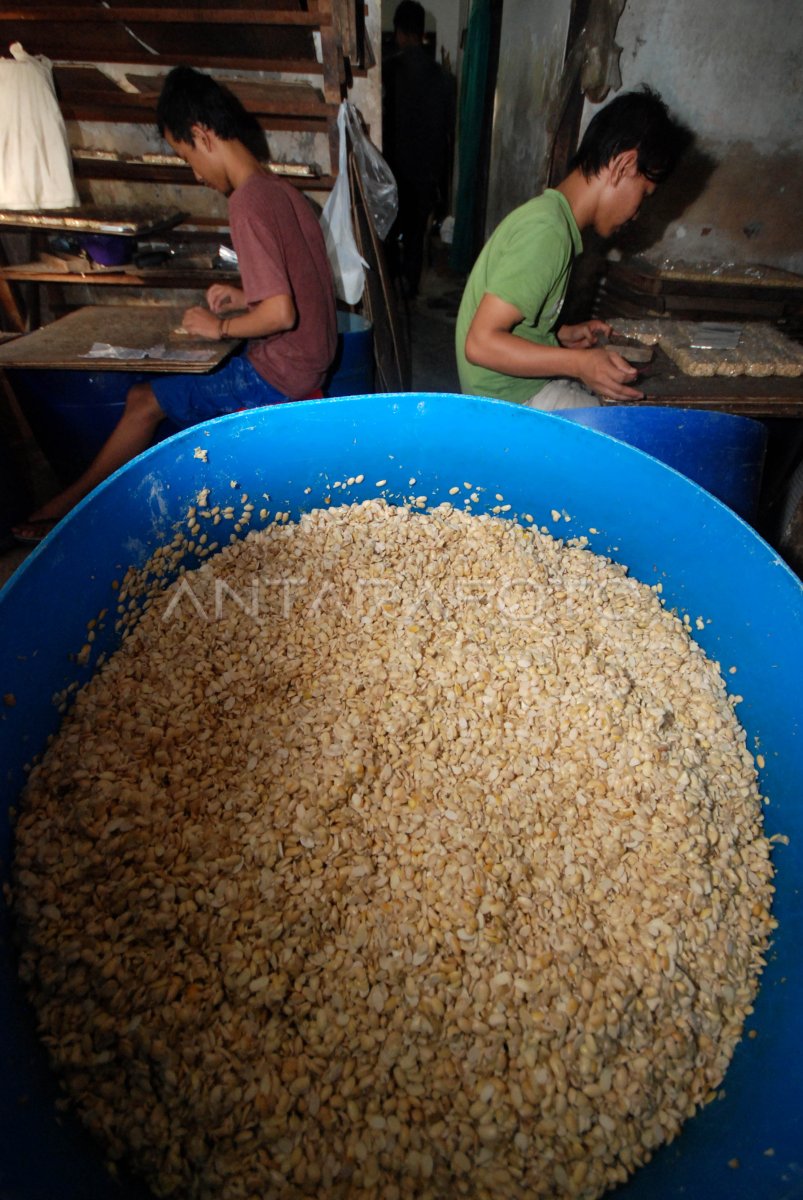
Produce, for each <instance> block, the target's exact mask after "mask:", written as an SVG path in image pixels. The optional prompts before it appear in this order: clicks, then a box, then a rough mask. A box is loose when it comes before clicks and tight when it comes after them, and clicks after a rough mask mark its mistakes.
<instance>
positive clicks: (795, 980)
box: [0, 395, 803, 1200]
mask: <svg viewBox="0 0 803 1200" xmlns="http://www.w3.org/2000/svg"><path fill="white" fill-rule="evenodd" d="M199 445H200V446H203V448H204V449H205V450H207V452H208V453H207V456H206V457H207V461H206V462H203V461H202V460H201V459H199V458H197V457H196V456H195V453H194V451H195V449H196V447H198V446H199ZM358 475H360V476H363V477H364V482H363V483H362V484H360V485H354V487H353V488H352V489H351V490H350V491H349V492H348V493H347V496H344V499H346V498H348V499H362V498H366V497H368V496H371V495H376V494H377V493H378V492H379V494H382V495H384V496H386V497H387V498H388V499H389V500H391V501H398V500H399V499H401V498H404V497H406V496H407V495H408V494H409V491H410V484H409V480H410V479H411V478H413V477H415V479H416V486H415V491H416V493H417V494H422V493H423V494H426V495H427V496H428V497H429V501H430V503H438V502H441V501H444V500H448V499H449V488H450V487H451V486H454V485H455V484H457V485H458V486H461V487H462V483H463V481H468V482H470V483H471V485H472V488H473V489H475V490H476V489H478V488H484V489H486V490H485V491H482V492H480V493H478V494H479V495H480V496H481V497H483V498H486V497H487V498H489V499H488V500H487V503H488V505H493V504H494V503H495V501H494V499H493V497H494V496H495V494H496V493H497V492H503V493H504V496H505V500H506V502H509V503H510V504H511V506H512V508H511V511H510V513H509V516H510V518H511V519H515V518H516V515H517V514H522V513H525V512H526V513H530V514H532V515H533V516H534V518H535V520H536V522H537V524H538V525H542V524H543V525H547V526H549V527H550V528H552V529H559V531H560V533H561V534H562V535H563V536H567V537H569V536H574V535H580V534H584V535H586V536H587V537H588V538H589V540H590V542H591V545H592V548H593V549H595V550H597V551H600V552H602V553H605V554H610V555H611V556H612V557H613V558H614V559H616V560H618V561H621V562H623V563H626V564H627V565H628V566H629V568H630V570H631V572H632V574H634V575H635V576H636V577H638V578H639V579H641V580H643V581H644V582H646V583H648V584H652V583H655V582H657V581H660V582H661V584H662V585H663V596H664V598H665V600H666V603H667V605H669V606H670V607H674V608H677V610H678V611H682V612H687V613H689V615H690V617H691V620H692V632H693V636H694V637H695V638H697V639H698V640H699V641H700V643H701V644H702V645H703V647H704V648H705V650H706V651H707V653H708V654H709V655H710V656H712V657H713V658H715V659H717V660H718V661H719V662H720V663H721V664H722V667H723V672H724V678H725V679H726V681H727V682H728V686H729V687H730V688H732V690H733V691H738V693H739V694H740V695H742V696H743V697H744V700H743V702H741V703H740V704H739V706H738V712H739V715H740V718H741V720H742V722H743V724H744V726H745V728H746V730H747V734H748V739H749V745H750V747H751V749H755V748H760V751H761V754H762V755H763V758H764V761H765V766H764V767H763V768H762V769H761V786H762V789H763V792H764V794H765V795H766V796H767V797H769V799H770V801H771V803H770V804H769V805H768V806H767V808H766V812H765V817H766V830H767V833H768V834H769V835H772V834H775V833H781V834H786V835H788V836H789V838H790V842H789V845H788V846H786V845H778V846H777V847H776V848H775V851H774V860H775V864H776V867H777V876H776V885H777V894H776V904H775V914H776V916H777V918H778V920H779V922H780V927H779V929H778V933H777V938H776V941H775V944H774V947H773V949H772V952H771V954H770V955H769V961H768V965H767V968H766V970H765V972H764V975H763V978H762V984H761V989H760V992H759V995H758V999H757V1002H756V1009H755V1014H754V1016H753V1017H751V1018H750V1020H749V1027H750V1028H751V1029H753V1030H755V1032H756V1034H757V1036H756V1037H755V1039H754V1040H752V1039H750V1038H747V1037H746V1038H744V1039H743V1041H742V1042H741V1044H740V1045H739V1046H738V1047H737V1050H736V1053H735V1056H734V1059H733V1061H732V1063H731V1066H730V1069H729V1071H728V1073H727V1076H726V1079H725V1082H724V1088H723V1090H724V1093H725V1094H724V1097H723V1098H722V1099H721V1100H717V1101H716V1102H715V1103H713V1104H711V1105H709V1106H708V1107H707V1108H705V1109H704V1110H703V1111H702V1112H700V1113H699V1114H698V1115H697V1116H695V1117H694V1118H693V1119H692V1120H691V1121H690V1122H688V1123H687V1125H686V1126H685V1128H684V1130H683V1132H682V1134H681V1135H680V1136H679V1137H678V1138H677V1140H676V1141H675V1142H674V1143H673V1144H672V1145H670V1146H667V1147H664V1148H663V1149H661V1150H660V1151H659V1152H658V1153H657V1154H656V1156H655V1158H654V1159H653V1161H652V1162H651V1163H650V1164H649V1165H648V1166H646V1167H645V1168H643V1169H641V1170H640V1171H639V1172H638V1173H637V1174H636V1175H635V1176H634V1177H633V1178H632V1179H631V1180H630V1181H629V1182H628V1183H627V1185H626V1186H624V1187H623V1188H622V1189H621V1190H620V1191H618V1192H617V1195H621V1197H622V1200H625V1197H626V1198H627V1200H676V1198H680V1197H684V1198H686V1200H697V1198H699V1197H705V1198H706V1200H793V1198H794V1197H803V1071H801V1069H800V1038H801V1018H800V1013H801V1011H803V953H801V946H803V905H802V904H801V900H800V885H801V878H803V806H801V784H802V783H803V710H802V709H801V703H800V683H801V679H803V643H802V642H801V630H802V629H803V589H802V588H801V584H800V581H799V580H798V579H796V578H795V576H793V575H792V573H791V572H790V571H789V570H788V569H787V568H786V567H785V566H784V564H783V562H782V561H781V560H780V559H779V558H778V556H777V555H776V554H775V553H774V552H773V551H772V550H771V549H770V548H769V547H768V546H767V545H766V544H765V543H764V542H763V541H762V540H761V539H760V538H759V537H758V536H757V535H756V534H755V532H754V531H753V530H752V529H751V528H750V527H749V526H748V525H746V524H745V523H744V522H743V521H741V520H740V519H739V518H738V517H736V516H735V515H734V514H733V513H732V512H731V511H730V510H729V509H728V508H726V507H725V506H724V505H722V504H721V503H720V502H719V501H717V500H715V499H714V498H713V497H711V496H710V495H708V494H707V493H706V492H704V491H703V490H702V489H700V488H699V487H697V486H696V485H695V484H693V483H692V482H690V481H689V480H688V479H686V478H684V477H683V476H682V475H680V474H678V473H677V472H675V471H673V470H671V469H670V468H669V467H666V466H665V465H663V464H661V463H660V462H657V461H656V460H655V459H653V458H651V457H648V456H647V455H645V454H642V453H641V452H640V451H638V450H635V449H633V448H632V447H630V446H628V445H625V444H623V443H621V442H618V441H614V440H612V439H610V438H606V437H602V436H600V435H599V434H598V433H596V432H594V431H593V430H590V429H585V428H583V427H582V426H580V425H578V424H576V423H573V422H571V421H566V420H563V419H561V418H560V417H556V416H553V415H550V414H545V413H540V412H536V411H532V410H528V409H524V408H519V407H517V406H514V405H510V404H504V403H500V402H497V401H491V400H481V399H476V398H470V397H459V396H443V395H431V396H430V395H397V396H394V395H391V396H374V395H371V396H362V397H356V398H350V399H340V400H323V401H316V402H308V403H303V404H296V405H290V406H286V407H281V408H273V409H267V410H264V409H263V410H259V411H257V412H253V413H240V414H237V415H235V416H232V417H223V418H220V419H218V420H216V421H212V422H209V423H208V424H206V425H204V426H200V427H197V428H196V429H193V430H190V431H187V432H185V433H181V434H178V435H177V436H176V437H174V438H171V439H170V440H168V441H166V442H163V443H161V444H160V445H159V446H156V447H154V448H153V449H151V450H149V451H148V452H147V453H145V454H144V455H142V456H141V457H140V458H139V459H137V460H136V461H134V462H133V463H131V464H129V465H128V466H127V467H126V468H124V469H123V470H122V471H120V472H118V473H117V474H116V475H114V476H113V477H112V478H111V479H109V480H108V481H107V482H106V483H105V484H103V485H102V486H101V487H100V488H98V489H97V491H96V492H95V493H93V495H91V496H90V497H88V498H87V499H86V500H85V501H84V502H83V503H82V504H81V505H79V507H78V508H76V509H75V510H74V512H73V513H72V514H71V515H70V516H69V517H68V518H67V519H66V520H65V521H64V522H63V523H62V524H61V526H60V527H59V528H58V529H57V530H56V531H55V532H54V533H53V534H52V535H51V536H50V537H49V538H48V539H46V541H45V542H44V543H43V544H42V545H41V546H40V547H39V548H38V549H37V550H36V551H35V552H34V553H33V554H32V555H31V557H30V558H29V559H28V561H27V562H26V563H25V565H24V566H23V568H22V569H21V570H20V571H19V573H18V574H17V575H16V576H15V577H14V578H13V579H12V581H11V582H10V583H9V584H8V585H7V587H6V588H5V589H4V590H3V591H2V592H0V629H2V641H3V644H2V649H0V696H2V695H13V697H14V701H15V702H14V704H13V705H8V704H7V705H6V706H5V707H2V709H0V712H2V719H0V763H2V769H1V772H0V778H1V779H2V798H3V802H4V810H3V811H4V813H5V812H6V810H7V809H8V807H9V806H10V805H13V804H15V803H16V802H17V798H18V795H19V791H20V788H21V786H22V784H23V782H24V779H25V764H26V763H27V762H29V761H30V759H31V758H32V757H33V756H34V755H35V754H37V753H38V752H39V751H41V750H42V748H43V746H44V744H45V741H46V738H47V736H48V734H49V733H51V732H52V731H53V730H54V729H55V728H56V727H57V724H58V715H57V712H56V709H55V707H54V704H53V701H52V697H53V696H54V694H56V693H58V692H60V691H61V690H62V689H64V688H65V687H67V686H68V685H70V684H71V683H73V682H74V681H78V682H82V681H84V680H85V679H87V678H88V677H89V676H90V675H91V672H92V663H91V662H90V663H89V664H88V665H87V666H86V667H83V668H81V667H78V666H76V665H75V662H74V660H73V659H71V655H74V653H75V652H76V651H77V650H78V649H80V647H81V646H82V645H83V644H84V641H85V637H86V626H87V621H88V620H89V619H90V618H92V617H94V616H96V615H97V614H98V612H99V611H100V610H101V609H103V608H108V609H109V610H110V611H112V612H114V607H115V592H114V590H113V588H112V581H113V580H115V579H118V580H119V579H121V578H122V574H123V572H124V571H125V570H126V568H127V567H128V566H129V565H132V564H134V565H141V564H142V563H143V562H144V561H145V560H146V558H147V557H148V556H149V555H150V553H151V552H152V551H153V550H154V549H155V548H156V547H157V546H159V545H160V544H162V543H163V542H164V541H165V540H167V539H169V538H170V537H171V534H172V528H173V525H174V523H176V522H177V521H179V520H180V519H181V518H182V517H183V516H184V514H185V513H186V509H187V507H188V506H189V505H190V504H192V503H194V501H195V498H196V495H197V493H198V491H199V489H201V488H202V487H209V488H211V495H212V499H211V501H210V502H212V503H213V502H214V500H215V499H216V498H217V497H218V496H224V497H230V496H231V481H232V480H236V481H237V483H238V486H239V487H241V488H242V489H243V490H245V491H247V492H248V493H249V494H251V495H259V494H261V493H262V492H269V493H270V495H271V498H272V503H271V508H272V509H273V510H274V511H275V510H276V508H281V509H282V510H289V511H290V512H291V513H292V514H293V515H297V514H299V513H300V512H302V511H303V510H305V509H309V508H311V507H314V506H318V505H320V504H321V503H322V501H323V500H324V497H325V496H326V495H329V494H330V492H329V487H330V483H331V481H332V480H334V479H338V480H343V479H346V478H348V477H351V476H353V477H355V478H356V477H357V476H358ZM377 480H385V481H386V483H385V485H384V486H383V487H382V488H381V489H378V488H377V487H376V485H375V482H374V481H377ZM612 481H615V486H611V482H612ZM483 503H484V501H483ZM478 507H479V508H482V507H483V504H482V503H481V504H480V505H479V506H478ZM553 509H555V510H558V512H561V511H563V510H565V512H566V513H567V514H568V515H569V518H570V519H569V520H568V521H564V520H561V521H560V522H559V524H558V525H556V524H555V523H554V521H553V519H552V517H551V512H552V510H553ZM255 524H258V523H257V522H255ZM592 530H593V532H592ZM698 615H701V616H703V617H704V618H705V620H704V624H703V628H702V629H700V630H697V628H696V627H695V618H696V617H697V616H698ZM114 638H115V635H114V634H113V631H112V626H111V624H109V625H108V626H107V627H106V628H105V630H103V631H102V632H101V633H100V635H99V637H98V639H97V641H96V642H95V643H94V650H93V653H94V654H95V655H97V654H99V653H100V652H101V651H104V650H105V651H108V650H110V649H112V648H113V645H114ZM93 661H94V660H93ZM731 666H735V667H736V668H737V673H736V674H735V675H731V674H730V673H729V672H728V669H729V668H730V667H731ZM0 835H2V841H1V842H0V860H1V861H2V870H3V871H4V872H5V871H7V870H8V863H9V859H10V854H11V831H10V828H9V823H8V819H7V817H6V816H5V815H4V816H3V818H2V821H1V822H0ZM3 919H4V921H5V924H4V925H3V926H2V942H3V945H2V966H0V1146H2V1156H1V1157H0V1196H3V1197H9V1198H11V1197H13V1198H14V1200H55V1198H58V1200H108V1197H109V1196H110V1195H114V1196H118V1197H120V1200H131V1198H133V1197H141V1196H143V1195H144V1193H143V1191H142V1189H141V1188H140V1187H139V1186H138V1185H136V1184H134V1183H130V1182H128V1181H125V1180H123V1181H121V1183H120V1185H119V1187H118V1185H116V1184H115V1185H113V1186H112V1185H110V1183H109V1180H108V1178H107V1177H106V1175H105V1172H104V1168H103V1166H102V1160H101V1154H100V1152H99V1150H98V1149H97V1148H96V1147H94V1146H92V1145H90V1143H89V1142H88V1140H87V1138H86V1136H85V1135H83V1134H82V1133H81V1132H80V1131H79V1130H78V1128H77V1127H76V1126H75V1125H74V1124H73V1123H72V1121H71V1120H70V1119H66V1118H65V1119H64V1122H63V1124H62V1123H58V1122H57V1121H56V1119H55V1116H54V1109H53V1095H54V1087H53V1082H52V1079H51V1076H50V1073H49V1071H48V1069H47V1066H46V1062H45V1057H44V1052H43V1051H42V1049H41V1048H40V1047H39V1046H38V1044H37V1042H36V1039H35V1037H34V1032H33V1027H32V1020H31V1014H30V1012H29V1011H28V1008H27V1005H26V1004H25V1002H24V1000H23V998H22V996H21V994H20V989H19V987H18V985H17V982H16V979H15V975H14V967H13V952H12V949H11V945H10V942H9V931H8V915H7V913H5V912H4V913H3ZM770 1150H771V1151H772V1152H773V1153H772V1154H768V1153H767V1151H770ZM733 1159H738V1160H739V1167H738V1169H734V1168H731V1167H729V1165H728V1163H729V1161H731V1160H733Z"/></svg>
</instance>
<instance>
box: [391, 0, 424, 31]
mask: <svg viewBox="0 0 803 1200" xmlns="http://www.w3.org/2000/svg"><path fill="white" fill-rule="evenodd" d="M425 25H426V14H425V13H424V6H423V4H419V3H418V0H401V4H398V5H397V6H396V11H395V13H394V14H393V28H394V29H398V30H401V32H402V33H407V34H410V35H411V36H412V37H418V38H423V36H424V27H425Z"/></svg>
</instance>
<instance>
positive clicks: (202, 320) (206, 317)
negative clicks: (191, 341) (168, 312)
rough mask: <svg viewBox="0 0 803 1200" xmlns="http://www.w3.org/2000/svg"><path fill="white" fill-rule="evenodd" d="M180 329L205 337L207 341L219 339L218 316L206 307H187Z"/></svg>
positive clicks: (217, 340) (195, 335)
mask: <svg viewBox="0 0 803 1200" xmlns="http://www.w3.org/2000/svg"><path fill="white" fill-rule="evenodd" d="M181 327H182V329H186V331H187V333H191V334H192V335H193V336H194V337H202V338H206V339H207V340H208V341H215V342H219V341H220V318H219V317H216V316H215V314H214V313H211V312H210V311H209V309H208V308H201V306H200V305H196V306H195V307H194V308H188V309H187V311H186V312H185V314H184V316H183V318H182V321H181Z"/></svg>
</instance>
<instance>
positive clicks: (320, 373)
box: [12, 67, 337, 542]
mask: <svg viewBox="0 0 803 1200" xmlns="http://www.w3.org/2000/svg"><path fill="white" fill-rule="evenodd" d="M157 121H158V125H159V132H160V133H161V134H162V136H163V137H165V139H166V140H167V142H168V143H169V145H170V146H171V147H172V148H173V150H175V152H176V154H178V155H179V157H180V158H183V159H184V161H185V162H186V163H188V164H189V165H190V167H192V169H193V172H194V173H195V177H196V179H197V180H198V181H199V182H201V183H204V184H206V186H207V187H211V188H213V189H214V190H215V191H218V192H221V193H222V194H223V195H224V196H226V197H227V198H228V217H229V226H230V229H231V239H232V244H233V246H234V249H235V251H236V253H237V257H238V262H239V270H240V277H241V282H242V287H241V288H237V287H231V286H229V285H227V284H213V285H212V287H210V288H209V290H208V291H207V293H206V303H207V305H208V307H204V306H200V305H198V306H194V307H192V308H190V309H188V310H187V312H186V313H185V314H184V318H183V321H182V326H183V328H184V329H185V330H186V332H187V333H189V334H192V335H193V336H194V337H200V338H204V339H208V340H209V341H220V340H221V339H225V338H238V339H240V338H246V339H248V340H247V343H246V346H245V347H244V349H243V350H242V351H241V352H239V353H236V354H234V355H232V356H231V357H230V358H229V359H228V360H227V361H226V362H225V363H223V364H222V365H221V366H220V367H218V368H217V369H216V370H214V371H211V372H209V373H208V374H198V375H178V374H177V375H164V376H154V377H153V380H152V382H148V383H136V384H134V386H133V387H132V388H131V389H130V391H129V392H128V395H127V397H126V403H125V408H124V410H123V415H122V416H121V418H120V421H119V422H118V424H117V426H116V428H115V429H114V431H113V432H112V433H111V435H110V437H109V439H108V441H107V442H106V443H105V444H104V446H103V447H102V448H101V450H100V451H99V453H98V455H97V457H96V458H95V459H94V461H93V462H92V463H91V464H90V466H89V467H88V468H87V470H86V471H85V472H84V473H83V474H82V475H81V476H80V477H79V478H78V479H77V480H76V481H75V482H74V483H72V484H70V486H69V487H67V488H66V489H65V490H64V491H62V492H60V493H59V494H58V495H57V496H55V497H54V498H52V499H51V500H49V501H48V502H47V503H46V504H44V505H42V507H41V508H39V509H38V510H37V511H36V512H34V513H32V514H31V516H30V517H29V518H28V520H27V521H25V522H23V523H21V524H20V525H18V526H16V527H14V529H13V530H12V532H13V533H14V536H15V537H16V538H17V540H18V541H23V542H38V541H41V539H42V538H43V537H44V536H45V535H46V534H47V533H48V532H49V531H50V529H52V528H53V526H54V525H55V524H56V523H57V522H58V521H59V520H60V519H61V518H62V517H64V516H65V515H66V514H67V513H68V512H69V511H70V509H71V508H73V507H74V506H75V505H76V504H77V503H78V502H79V500H82V499H83V497H84V496H86V495H87V494H88V493H89V492H90V491H91V490H92V489H93V488H95V487H96V486H97V485H98V484H99V483H101V482H102V481H103V480H104V479H106V478H107V476H109V475H111V473H112V472H113V471H116V470H117V469H118V468H119V467H121V466H123V464H124V463H126V462H128V461H129V460H130V459H132V458H134V457H135V455H137V454H139V453H140V452H141V451H143V450H145V449H146V448H147V447H148V446H149V445H150V444H151V441H152V440H153V436H154V433H155V432H156V429H157V427H158V426H159V425H160V423H161V422H162V421H163V420H164V419H165V417H168V418H169V419H170V420H171V421H172V422H173V423H174V424H175V425H178V426H180V427H187V426H191V425H195V424H197V423H198V422H200V421H205V420H207V419H209V418H210V417H216V416H220V415H222V414H223V413H231V412H237V411H239V410H240V409H243V408H259V407H262V406H264V405H271V404H281V403H284V402H286V401H290V400H300V399H304V398H307V397H309V396H310V395H311V394H315V393H316V392H318V394H320V392H319V389H320V388H321V385H322V384H323V382H324V379H325V377H326V374H327V371H328V369H329V367H330V365H331V363H332V360H333V358H334V355H335V350H336V347H337V315H336V310H335V293H334V282H333V279H332V272H331V268H330V266H329V259H328V257H327V253H326V247H325V244H324V239H323V234H322V231H321V228H320V225H319V222H318V217H317V215H316V213H315V211H314V209H313V208H312V206H311V205H310V203H309V201H308V200H307V199H306V198H305V197H304V196H302V195H301V194H300V193H299V192H298V191H297V190H296V189H295V188H294V187H292V186H291V185H290V184H289V183H286V182H285V181H284V180H282V179H279V178H278V177H277V176H275V175H272V174H271V173H270V172H269V171H268V169H267V168H266V167H265V166H263V164H262V162H261V161H260V160H259V159H258V158H257V156H256V154H255V148H254V147H253V144H252V136H251V135H252V132H253V122H252V121H251V120H250V119H249V117H248V114H247V113H246V112H245V111H244V109H243V107H242V105H241V104H240V102H239V101H238V100H237V98H236V97H235V96H234V95H233V94H232V93H231V92H230V91H229V90H228V89H227V88H225V87H222V86H221V85H220V84H219V83H217V82H216V81H215V80H214V79H212V78H210V77H209V76H208V75H204V74H202V73H201V72H200V71H196V70H194V69H193V68H192V67H176V68H174V69H173V70H172V71H171V72H170V73H169V74H168V76H167V78H166V79H165V82H164V86H163V88H162V92H161V95H160V97H159V103H158V107H157Z"/></svg>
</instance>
